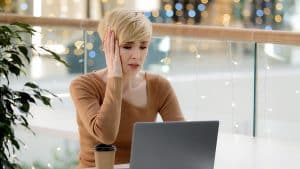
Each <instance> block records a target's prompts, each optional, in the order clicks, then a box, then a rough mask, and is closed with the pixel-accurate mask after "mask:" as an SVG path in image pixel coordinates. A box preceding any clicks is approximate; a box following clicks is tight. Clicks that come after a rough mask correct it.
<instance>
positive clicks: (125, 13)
mask: <svg viewBox="0 0 300 169" xmlns="http://www.w3.org/2000/svg"><path fill="white" fill-rule="evenodd" d="M108 28H110V29H112V30H113V31H114V32H115V35H116V36H117V39H118V40H119V43H124V42H134V41H142V40H150V39H151V35H152V24H151V22H150V21H149V19H148V18H147V17H145V16H144V14H143V13H142V12H138V11H132V10H127V9H120V8H119V9H114V10H113V11H111V12H109V13H108V14H107V15H105V17H104V19H103V20H101V21H100V22H99V25H98V33H99V35H100V37H101V39H103V38H104V35H105V32H106V31H107V30H108Z"/></svg>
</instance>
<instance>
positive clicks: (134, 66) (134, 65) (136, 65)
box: [128, 63, 140, 69]
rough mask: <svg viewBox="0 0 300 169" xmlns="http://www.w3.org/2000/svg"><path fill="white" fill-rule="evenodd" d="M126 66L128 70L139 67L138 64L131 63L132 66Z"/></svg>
mask: <svg viewBox="0 0 300 169" xmlns="http://www.w3.org/2000/svg"><path fill="white" fill-rule="evenodd" d="M128 66H129V67H130V68H132V69H137V68H139V67H140V65H139V64H134V63H132V64H128Z"/></svg>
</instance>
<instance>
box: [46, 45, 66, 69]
mask: <svg viewBox="0 0 300 169" xmlns="http://www.w3.org/2000/svg"><path fill="white" fill-rule="evenodd" d="M40 48H41V49H43V50H45V51H46V52H48V53H50V54H51V55H52V56H53V59H55V60H57V61H58V62H60V63H62V64H64V65H65V66H66V67H69V65H68V64H67V62H65V61H64V60H62V59H61V58H60V56H59V55H58V54H57V53H55V52H53V51H51V50H49V49H46V48H44V47H42V46H41V47H40Z"/></svg>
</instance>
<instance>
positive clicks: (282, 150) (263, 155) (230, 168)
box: [115, 134, 300, 169]
mask: <svg viewBox="0 0 300 169" xmlns="http://www.w3.org/2000/svg"><path fill="white" fill-rule="evenodd" d="M126 166H127V167H128V165H126V164H125V165H116V166H115V168H116V169H119V168H123V167H126ZM215 169H300V143H298V142H285V141H280V140H275V139H266V138H253V137H249V136H243V135H232V134H220V135H219V137H218V144H217V150H216V159H215Z"/></svg>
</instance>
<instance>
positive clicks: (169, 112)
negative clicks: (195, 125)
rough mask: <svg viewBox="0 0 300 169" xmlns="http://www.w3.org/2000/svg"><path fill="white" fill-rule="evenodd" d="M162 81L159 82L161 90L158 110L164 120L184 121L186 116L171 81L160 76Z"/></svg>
mask: <svg viewBox="0 0 300 169" xmlns="http://www.w3.org/2000/svg"><path fill="white" fill-rule="evenodd" d="M159 81H160V83H157V84H158V85H160V86H158V89H159V91H158V92H157V93H158V94H159V97H157V98H160V99H159V102H158V107H159V109H158V112H159V113H160V115H161V117H162V119H163V121H183V120H184V117H183V114H182V112H181V109H180V106H179V103H178V100H177V97H176V94H175V92H174V90H173V88H172V86H171V84H170V82H169V81H168V80H167V79H165V78H163V77H160V78H159Z"/></svg>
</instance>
